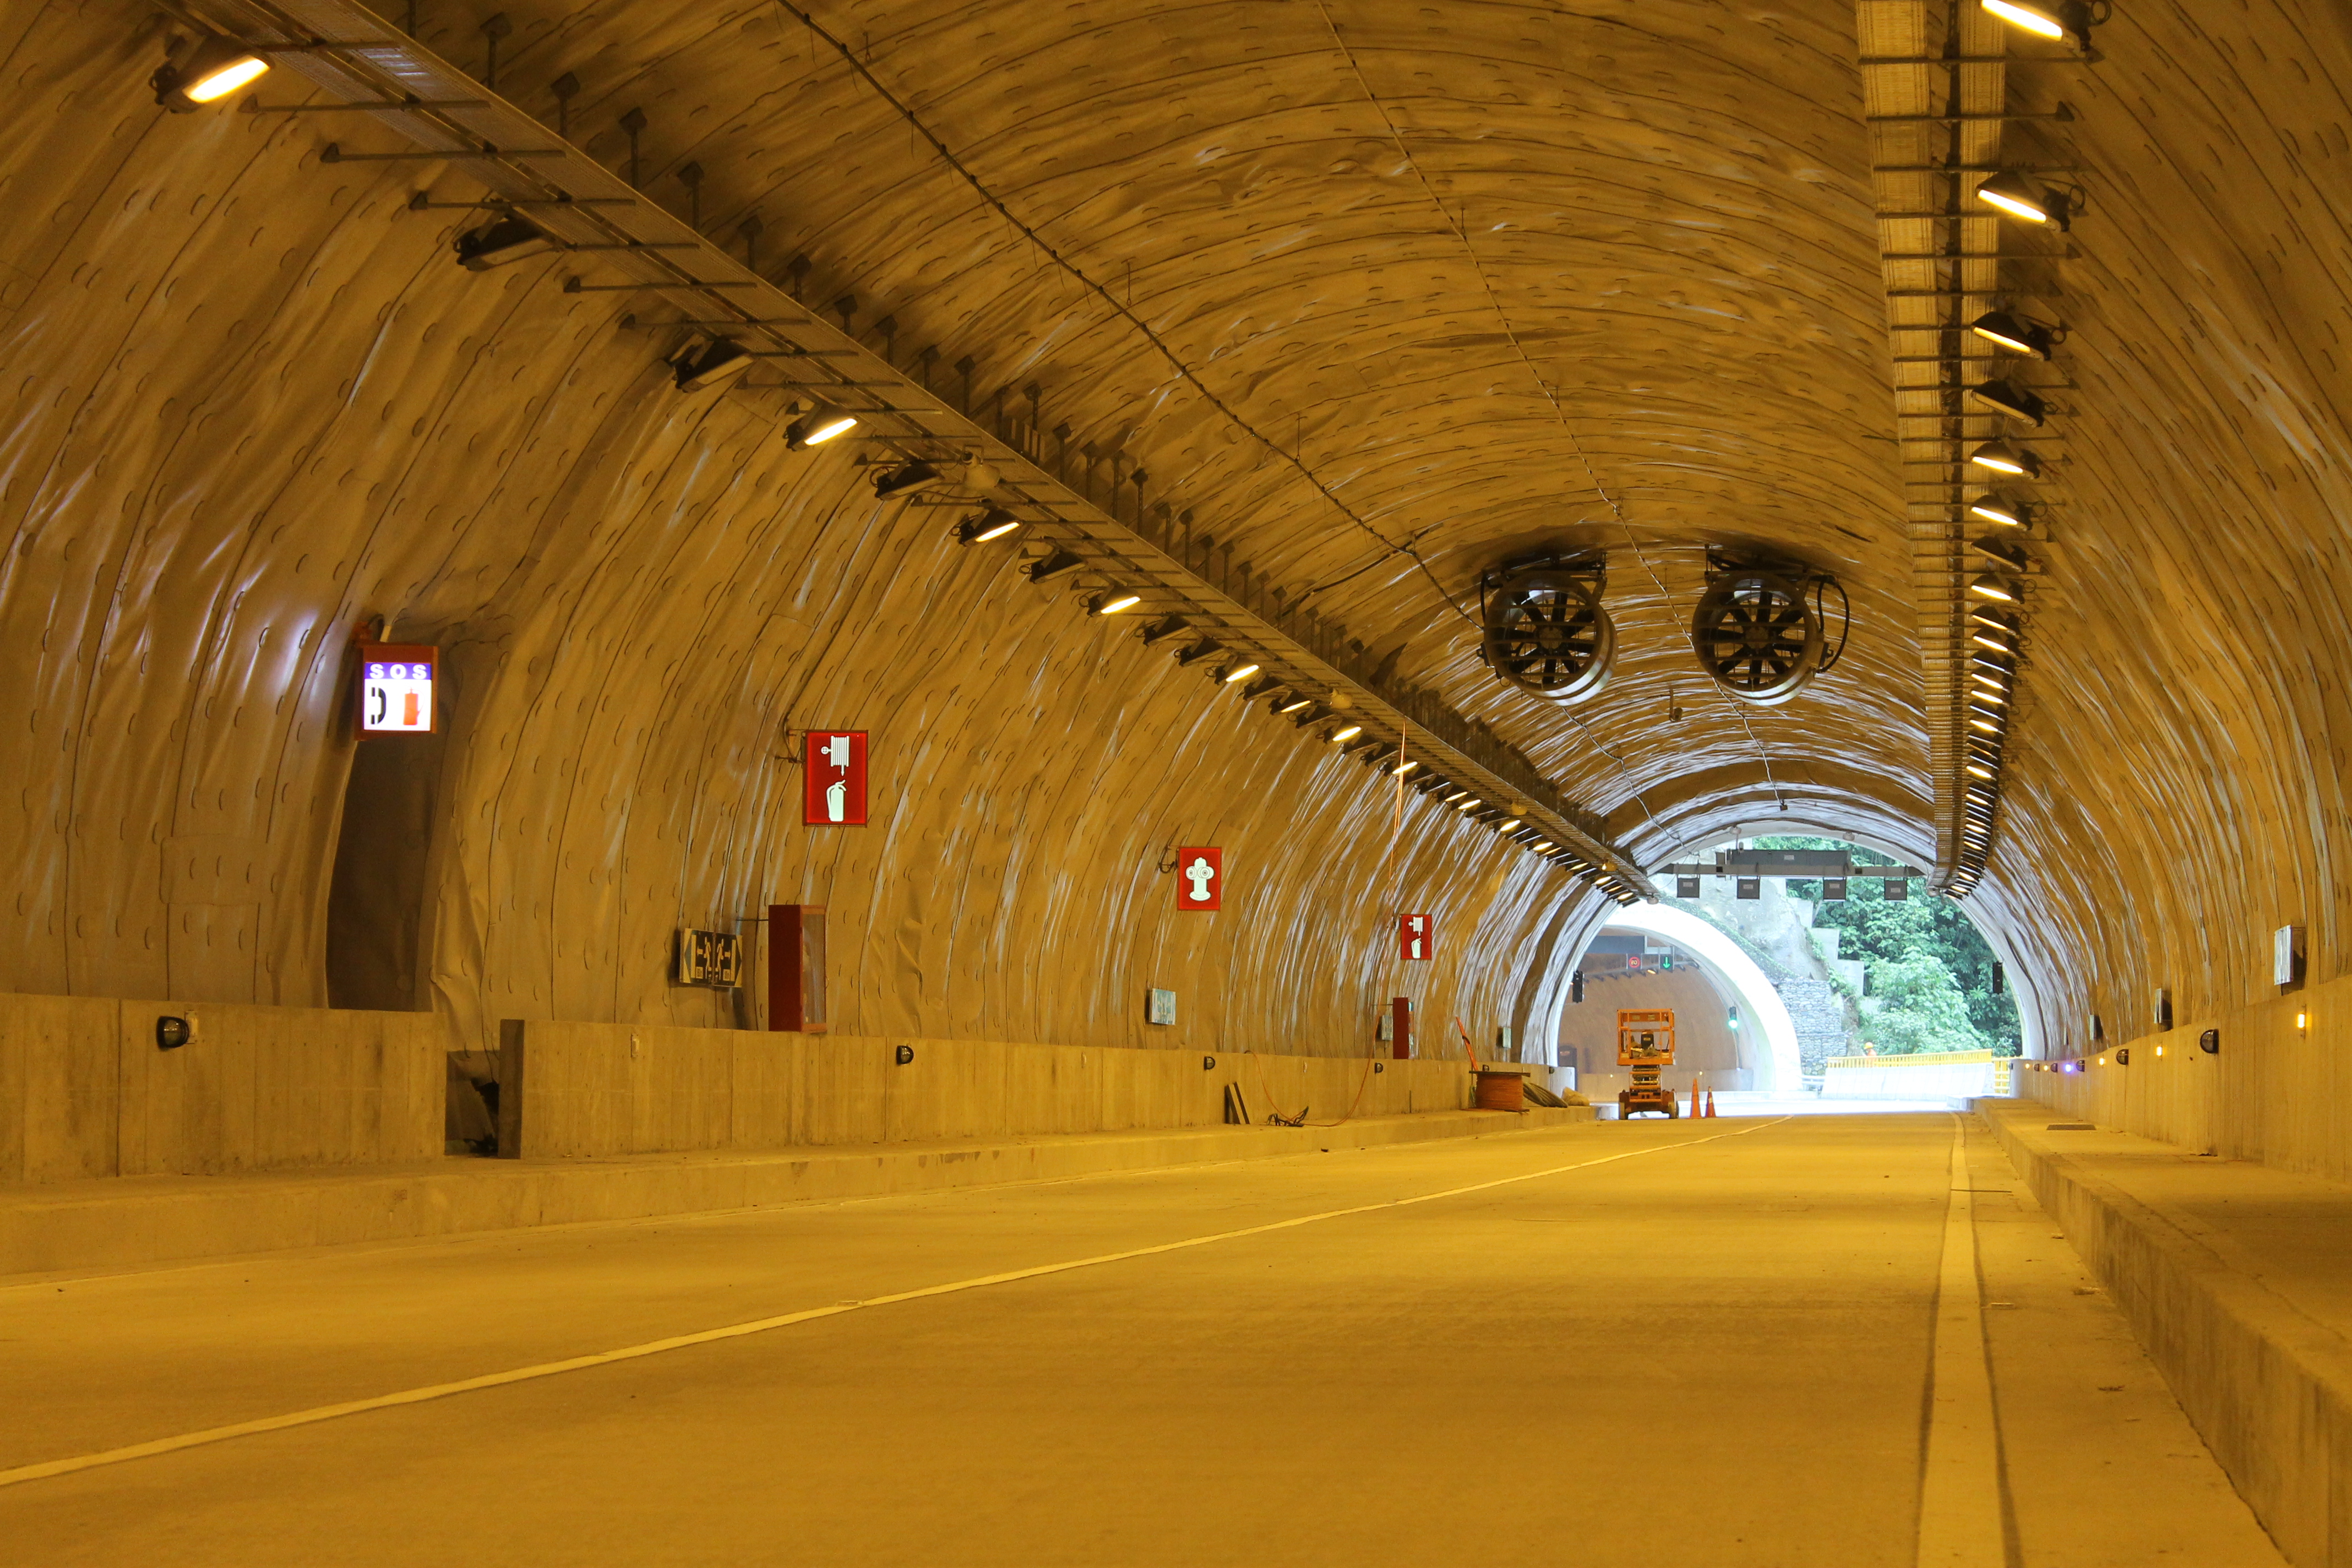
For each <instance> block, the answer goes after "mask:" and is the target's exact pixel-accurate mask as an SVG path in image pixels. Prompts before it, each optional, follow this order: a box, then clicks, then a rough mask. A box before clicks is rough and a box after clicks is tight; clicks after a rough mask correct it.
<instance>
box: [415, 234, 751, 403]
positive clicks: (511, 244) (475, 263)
mask: <svg viewBox="0 0 2352 1568" xmlns="http://www.w3.org/2000/svg"><path fill="white" fill-rule="evenodd" d="M556 248H558V247H557V245H556V243H555V239H554V237H552V236H551V235H550V234H549V233H548V232H547V231H546V230H545V229H542V228H541V227H540V226H538V225H537V224H535V223H532V222H530V220H529V219H527V218H519V217H517V216H514V215H513V214H512V213H509V214H508V215H507V216H504V217H499V218H492V219H491V220H490V221H489V222H488V223H485V224H478V225H476V226H474V227H472V228H469V229H467V231H466V232H465V233H463V234H461V235H459V236H458V237H457V244H456V246H455V249H456V250H457V265H459V266H460V267H463V268H466V269H467V271H468V272H488V270H489V269H490V268H493V267H505V266H509V265H510V264H511V263H514V262H517V261H520V260H522V259H524V258H526V257H532V256H544V255H546V254H547V253H548V252H549V251H551V250H554V249H556ZM737 352H738V353H740V352H741V351H740V350H738V351H737ZM744 368H745V369H747V370H748V369H750V368H751V367H750V365H748V364H746V365H745V366H744Z"/></svg>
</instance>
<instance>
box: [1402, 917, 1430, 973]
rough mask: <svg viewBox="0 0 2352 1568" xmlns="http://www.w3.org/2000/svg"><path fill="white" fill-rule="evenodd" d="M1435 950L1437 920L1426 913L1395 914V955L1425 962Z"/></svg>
mask: <svg viewBox="0 0 2352 1568" xmlns="http://www.w3.org/2000/svg"><path fill="white" fill-rule="evenodd" d="M1436 951H1437V922H1436V921H1433V920H1432V919H1431V918H1430V917H1429V916H1427V915H1399V916H1397V956H1398V957H1399V958H1402V959H1406V960H1408V961H1411V960H1419V961H1421V962H1423V963H1426V962H1427V961H1428V960H1429V958H1430V955H1431V954H1433V953H1434V952H1436Z"/></svg>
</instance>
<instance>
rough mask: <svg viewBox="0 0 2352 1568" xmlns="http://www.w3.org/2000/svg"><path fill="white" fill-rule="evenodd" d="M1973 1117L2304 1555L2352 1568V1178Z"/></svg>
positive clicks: (1994, 1107)
mask: <svg viewBox="0 0 2352 1568" xmlns="http://www.w3.org/2000/svg"><path fill="white" fill-rule="evenodd" d="M1976 1110H1977V1111H1978V1112H1979V1115H1981V1116H1982V1117H1983V1119H1984V1120H1985V1121H1986V1123H1987V1124H1988V1125H1989V1126H1990V1128H1991V1129H1992V1131H1993V1134H1994V1136H1995V1137H1996V1138H1997V1139H1998V1140H1999V1141H2000V1144H2001V1146H2002V1148H2003V1150H2004V1151H2005V1152H2007V1153H2008V1155H2009V1157H2010V1161H2011V1163H2012V1164H2013V1165H2014V1166H2015V1167H2016V1169H2017V1170H2018V1172H2019V1173H2020V1174H2021V1176H2022V1177H2023V1178H2024V1179H2025V1181H2026V1183H2027V1184H2028V1185H2029V1186H2030V1187H2032V1191H2033V1193H2034V1195H2035V1196H2036V1197H2037V1198H2038V1199H2039V1200H2040V1201H2041V1203H2042V1207H2043V1208H2044V1209H2045V1210H2046V1211H2048V1213H2049V1214H2050V1215H2051V1216H2052V1217H2053V1218H2054V1219H2055V1220H2056V1221H2057V1222H2058V1223H2059V1225H2060V1226H2061V1227H2062V1228H2063V1230H2064V1231H2065V1234H2066V1238H2067V1240H2068V1241H2070V1242H2072V1243H2073V1244H2074V1248H2075V1250H2076V1251H2077V1252H2079V1253H2080V1254H2081V1255H2082V1257H2083V1258H2084V1262H2085V1263H2086V1264H2087V1265H2088V1266H2089V1268H2090V1269H2091V1271H2092V1273H2093V1274H2094V1275H2095V1277H2096V1278H2097V1279H2099V1281H2100V1282H2101V1283H2102V1284H2104V1285H2105V1287H2106V1288H2107V1289H2108V1291H2109V1293H2110V1294H2111V1295H2112V1296H2113V1297H2114V1299H2115V1302H2116V1306H2117V1307H2118V1308H2119V1309H2121V1310H2122V1311H2123V1313H2124V1315H2125V1317H2126V1319H2127V1320H2129V1321H2130V1323H2131V1326H2132V1329H2133V1331H2134V1332H2135V1333H2136V1334H2137V1336H2138V1337H2139V1340H2140V1342H2141V1343H2142V1344H2143V1345H2145V1346H2146V1347H2147V1351H2148V1352H2149V1355H2150V1356H2151V1358H2152V1359H2153V1360H2154V1361H2155V1363H2156V1364H2157V1365H2158V1368H2159V1369H2160V1370H2161V1371H2162V1372H2163V1373H2164V1376H2165V1379H2166V1381H2167V1382H2168V1383H2169V1384H2171V1385H2172V1389H2173V1392H2174V1394H2175V1395H2176V1396H2177V1397H2178V1398H2179V1401H2180V1404H2181V1406H2182V1408H2183V1409H2184V1410H2186V1411H2187V1412H2188V1414H2189V1419H2190V1421H2191V1422H2193V1423H2194V1424H2195V1425H2196V1426H2197V1429H2198V1431H2199V1432H2200V1434H2201V1435H2202V1436H2203V1437H2204V1439H2205V1441H2206V1443H2207V1445H2208V1446H2209V1447H2211V1449H2212V1450H2213V1454H2214V1456H2215V1458H2218V1459H2219V1460H2220V1461H2221V1466H2222V1468H2224V1469H2225V1470H2226V1471H2228V1473H2229V1475H2230V1478H2231V1481H2232V1482H2233V1483H2234V1484H2235V1485H2236V1486H2237V1488H2238V1489H2239V1491H2240V1492H2241V1493H2242V1494H2243V1495H2244V1497H2245V1498H2246V1500H2247V1501H2248V1503H2249V1504H2251V1505H2252V1508H2253V1510H2254V1512H2255V1514H2256V1516H2257V1517H2259V1518H2260V1519H2261V1520H2262V1521H2263V1525H2264V1526H2265V1527H2266V1528H2268V1529H2269V1531H2270V1532H2271V1534H2272V1535H2273V1538H2274V1539H2276V1540H2277V1541H2278V1542H2279V1544H2280V1546H2281V1548H2282V1549H2283V1550H2284V1552H2285V1553H2286V1555H2287V1557H2288V1559H2289V1560H2290V1561H2292V1562H2294V1563H2327V1564H2344V1563H2352V1186H2345V1185H2341V1184H2337V1183H2335V1182H2330V1181H2326V1180H2324V1179H2322V1178H2319V1177H2316V1176H2305V1175H2298V1174H2295V1173H2291V1172H2286V1171H2279V1170H2274V1169H2272V1168H2270V1167H2268V1166H2264V1165H2257V1164H2250V1163H2243V1162H2238V1161H2230V1160H2222V1159H2217V1158H2214V1157H2212V1156H2209V1155H2201V1154H2194V1153H2191V1152H2189V1151H2187V1150H2185V1149H2182V1148H2179V1147H2178V1146H2176V1145H2173V1144H2169V1143H2160V1142H2156V1141H2155V1140H2153V1139H2147V1138H2139V1137H2135V1136H2133V1135H2131V1134H2129V1133H2124V1132H2117V1131H2110V1130H2107V1129H2104V1128H2094V1129H2084V1128H2083V1127H2082V1126H2081V1124H2079V1123H2076V1122H2074V1121H2072V1120H2071V1119H2070V1118H2069V1117H2068V1116H2066V1115H2065V1114H2064V1113H2062V1112H2058V1111H2054V1110H2052V1109H2051V1108H2049V1107H2047V1106H2044V1105H2041V1104H2038V1103H2036V1102H2034V1101H2032V1100H1978V1101H1977V1102H1976Z"/></svg>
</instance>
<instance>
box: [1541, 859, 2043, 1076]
mask: <svg viewBox="0 0 2352 1568" xmlns="http://www.w3.org/2000/svg"><path fill="white" fill-rule="evenodd" d="M1674 860H1675V862H1676V863H1675V864H1673V865H1670V866H1667V867H1664V868H1658V869H1657V870H1656V871H1654V873H1653V875H1654V877H1655V878H1656V879H1657V881H1658V884H1659V887H1660V890H1661V892H1662V893H1663V894H1664V895H1665V897H1664V899H1663V900H1661V901H1660V902H1658V903H1655V904H1651V905H1637V906H1633V907H1630V908H1625V909H1620V910H1612V911H1610V912H1609V913H1608V915H1607V917H1606V920H1605V921H1604V922H1601V923H1599V924H1598V925H1596V927H1595V928H1594V929H1593V930H1591V931H1588V932H1587V933H1586V934H1585V936H1584V937H1583V939H1582V941H1581V943H1580V945H1579V946H1578V948H1577V950H1576V953H1575V957H1574V959H1573V960H1572V961H1571V963H1570V973H1569V975H1568V977H1566V978H1565V979H1564V981H1563V982H1562V983H1561V984H1559V985H1557V986H1556V987H1555V989H1554V994H1555V995H1556V996H1557V997H1558V998H1559V1005H1558V1007H1557V1016H1556V1023H1555V1026H1554V1033H1553V1038H1554V1039H1556V1040H1557V1041H1558V1046H1557V1050H1558V1053H1559V1054H1558V1058H1557V1059H1558V1060H1559V1063H1560V1065H1561V1066H1562V1067H1567V1068H1575V1069H1576V1074H1575V1076H1576V1079H1577V1082H1578V1087H1579V1088H1580V1089H1584V1090H1585V1091H1586V1092H1587V1093H1588V1094H1590V1095H1591V1096H1592V1097H1593V1098H1594V1099H1595V1100H1597V1101H1598V1100H1605V1099H1606V1098H1607V1097H1608V1095H1609V1094H1610V1093H1612V1092H1613V1091H1614V1089H1616V1088H1617V1087H1618V1085H1617V1084H1616V1083H1615V1082H1614V1077H1615V1075H1616V1072H1617V1068H1616V1063H1615V1062H1614V1059H1613V1056H1612V1054H1611V1053H1610V1052H1609V1051H1608V1049H1607V1047H1608V1045H1609V1042H1610V1040H1611V1038H1612V1033H1611V1030H1610V1028H1609V1027H1608V1026H1609V1024H1610V1023H1611V1021H1612V1019H1613V1017H1614V1013H1615V1010H1616V1009H1617V1008H1619V1007H1621V1006H1632V1005H1669V1006H1675V1007H1677V1008H1678V1009H1689V1010H1690V1011H1691V1014H1692V1016H1693V1019H1694V1021H1695V1023H1696V1027H1695V1028H1691V1029H1686V1030H1685V1042H1686V1046H1687V1048H1686V1049H1685V1053H1684V1056H1683V1060H1682V1064H1681V1066H1682V1076H1683V1078H1684V1079H1685V1083H1686V1084H1687V1082H1688V1081H1689V1080H1691V1079H1702V1080H1705V1081H1706V1082H1707V1083H1708V1084H1709V1086H1710V1087H1714V1088H1717V1089H1729V1090H1735V1091H1736V1090H1749V1091H1754V1092H1759V1093H1762V1094H1766V1095H1769V1096H1772V1097H1773V1098H1776V1099H1779V1098H1784V1097H1796V1096H1800V1095H1803V1096H1809V1097H1818V1098H1820V1099H1822V1100H1825V1101H1826V1100H1864V1101H1871V1100H1875V1101H1880V1102H1885V1101H1887V1100H1900V1101H1906V1102H1911V1101H1937V1102H1940V1101H1945V1100H1950V1099H1953V1098H1954V1097H1956V1096H1961V1095H1970V1094H1991V1093H2005V1092H2008V1084H2007V1081H2006V1080H2007V1079H2008V1075H2009V1063H2010V1062H2011V1060H2013V1059H2015V1058H2018V1057H2020V1056H2021V1055H2030V1054H2032V1011H2031V1008H2030V1007H2023V1008H2021V1005H2020V998H2019V997H2018V995H2017V994H2016V983H2017V980H2018V978H2019V976H2018V975H2017V973H2016V970H2015V968H2014V966H2013V965H2011V964H2009V963H2005V962H2004V961H2003V960H2002V959H2001V958H2000V956H1999V955H1998V953H1997V951H1996V949H1995V948H1994V947H1993V945H1992V943H1991V942H1990V940H1989V939H1988V937H1987V934H1986V933H1985V932H1984V931H1980V930H1979V928H1978V927H1977V926H1976V924H1975V923H1974V922H1973V921H1971V920H1970V919H1969V915H1968V914H1967V912H1966V911H1965V910H1963V908H1962V907H1961V906H1960V905H1959V904H1958V902H1957V901H1955V900H1950V899H1948V898H1944V897H1942V896H1940V895H1937V894H1936V893H1933V892H1931V891H1929V889H1928V886H1927V880H1926V873H1925V872H1924V871H1922V870H1921V869H1920V868H1919V864H1918V862H1917V861H1916V859H1915V860H1911V861H1909V862H1908V863H1906V859H1905V858H1904V857H1903V856H1901V855H1899V854H1896V853H1893V852H1890V851H1889V850H1888V849H1887V848H1885V847H1882V846H1878V845H1873V844H1865V843H1862V842H1859V841H1856V840H1853V839H1850V838H1846V837H1838V836H1835V835H1831V834H1821V833H1811V834H1807V833H1781V834H1774V835H1766V836H1760V837H1733V838H1730V839H1727V840H1722V841H1714V840H1708V841H1703V842H1702V844H1701V845H1699V846H1695V847H1692V848H1689V849H1685V851H1683V852H1682V853H1681V854H1679V855H1677V856H1675V857H1674ZM1629 982H1630V983H1631V984H1626V983H1629ZM1637 993H1638V994H1639V995H1640V997H1641V998H1642V1000H1641V1001H1640V1002H1639V1003H1638V1004H1637V1003H1636V1002H1635V1001H1633V1000H1630V999H1629V998H1633V997H1634V996H1635V995H1636V994H1637ZM1857 1108H1858V1109H1859V1108H1861V1107H1857Z"/></svg>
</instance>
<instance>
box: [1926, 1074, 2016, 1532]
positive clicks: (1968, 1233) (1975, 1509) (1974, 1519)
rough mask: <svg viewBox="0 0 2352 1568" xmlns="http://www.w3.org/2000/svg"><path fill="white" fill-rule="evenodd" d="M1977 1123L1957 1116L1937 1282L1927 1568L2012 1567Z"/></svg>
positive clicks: (1930, 1399) (1929, 1416)
mask: <svg viewBox="0 0 2352 1568" xmlns="http://www.w3.org/2000/svg"><path fill="white" fill-rule="evenodd" d="M1975 1203H1976V1198H1975V1195H1974V1194H1973V1192H1972V1191H1971V1189H1970V1187H1969V1164H1968V1126H1967V1123H1966V1122H1965V1121H1962V1119H1961V1118H1959V1117H1958V1116H1955V1117H1953V1118H1952V1166H1951V1194H1950V1199H1949V1201H1948V1203H1947V1205H1945V1209H1944V1256H1943V1263H1942V1266H1941V1268H1938V1270H1937V1277H1936V1349H1935V1354H1934V1358H1933V1361H1932V1363H1931V1371H1930V1373H1929V1376H1930V1378H1931V1379H1932V1382H1931V1383H1930V1384H1929V1387H1930V1391H1931V1392H1930V1394H1929V1397H1928V1404H1927V1452H1926V1455H1925V1457H1924V1459H1923V1463H1922V1468H1921V1473H1920V1478H1919V1559H1918V1561H1919V1568H2005V1564H2006V1563H2008V1561H2009V1548H2008V1544H2007V1542H2006V1541H2005V1540H2004V1537H2003V1532H2002V1530H2001V1500H2000V1430H1999V1428H1998V1427H1997V1426H1995V1424H1994V1421H1995V1418H1994V1414H1993V1402H1992V1369H1991V1366H1990V1363H1989V1361H1988V1359H1987V1352H1986V1347H1985V1332H1984V1306H1983V1293H1982V1291H1981V1290H1980V1289H1979V1286H1978V1282H1977V1231H1976V1208H1975Z"/></svg>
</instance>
